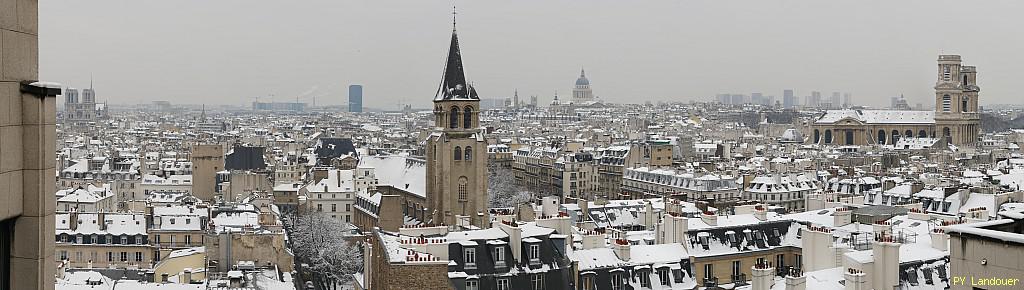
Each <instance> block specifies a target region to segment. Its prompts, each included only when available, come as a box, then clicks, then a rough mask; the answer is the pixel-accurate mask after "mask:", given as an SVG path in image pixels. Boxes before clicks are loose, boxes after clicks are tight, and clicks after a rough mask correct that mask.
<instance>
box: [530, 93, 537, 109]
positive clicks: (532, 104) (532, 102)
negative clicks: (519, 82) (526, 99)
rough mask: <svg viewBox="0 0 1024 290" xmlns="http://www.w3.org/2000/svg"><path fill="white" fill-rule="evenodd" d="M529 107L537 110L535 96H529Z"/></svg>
mask: <svg viewBox="0 0 1024 290" xmlns="http://www.w3.org/2000/svg"><path fill="white" fill-rule="evenodd" d="M530 107H534V108H537V96H530Z"/></svg>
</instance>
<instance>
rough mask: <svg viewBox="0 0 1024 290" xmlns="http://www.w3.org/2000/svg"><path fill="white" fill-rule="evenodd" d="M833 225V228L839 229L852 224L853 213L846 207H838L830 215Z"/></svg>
mask: <svg viewBox="0 0 1024 290" xmlns="http://www.w3.org/2000/svg"><path fill="white" fill-rule="evenodd" d="M832 218H833V225H834V226H835V227H841V226H845V225H848V224H851V223H853V211H852V210H850V208H848V207H845V206H844V207H838V208H836V211H835V212H834V213H832Z"/></svg>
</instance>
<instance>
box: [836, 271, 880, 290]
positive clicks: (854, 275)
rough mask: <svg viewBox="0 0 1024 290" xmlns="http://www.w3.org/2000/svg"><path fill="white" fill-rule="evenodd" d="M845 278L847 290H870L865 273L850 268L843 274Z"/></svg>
mask: <svg viewBox="0 0 1024 290" xmlns="http://www.w3.org/2000/svg"><path fill="white" fill-rule="evenodd" d="M843 278H845V279H846V290H869V289H868V283H867V275H865V274H864V271H861V270H857V269H853V268H848V269H846V273H845V274H843ZM890 289H892V288H890Z"/></svg>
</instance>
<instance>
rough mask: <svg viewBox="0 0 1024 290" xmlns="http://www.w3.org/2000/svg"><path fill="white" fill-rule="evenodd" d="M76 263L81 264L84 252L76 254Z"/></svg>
mask: <svg viewBox="0 0 1024 290" xmlns="http://www.w3.org/2000/svg"><path fill="white" fill-rule="evenodd" d="M75 261H76V262H81V261H82V252H80V251H79V252H75Z"/></svg>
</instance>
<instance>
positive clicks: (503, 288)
mask: <svg viewBox="0 0 1024 290" xmlns="http://www.w3.org/2000/svg"><path fill="white" fill-rule="evenodd" d="M511 289H512V287H510V286H509V282H508V278H498V290H511Z"/></svg>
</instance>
